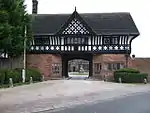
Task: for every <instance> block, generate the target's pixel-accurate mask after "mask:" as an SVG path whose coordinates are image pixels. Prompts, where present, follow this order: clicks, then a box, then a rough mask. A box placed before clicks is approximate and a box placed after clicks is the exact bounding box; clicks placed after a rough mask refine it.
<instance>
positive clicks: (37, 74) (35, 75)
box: [26, 69, 42, 82]
mask: <svg viewBox="0 0 150 113" xmlns="http://www.w3.org/2000/svg"><path fill="white" fill-rule="evenodd" d="M30 77H32V79H33V81H42V76H41V74H40V72H39V71H38V70H36V69H27V70H26V82H29V81H30Z"/></svg>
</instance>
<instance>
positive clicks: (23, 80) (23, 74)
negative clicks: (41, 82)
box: [22, 69, 25, 83]
mask: <svg viewBox="0 0 150 113" xmlns="http://www.w3.org/2000/svg"><path fill="white" fill-rule="evenodd" d="M22 82H23V83H25V69H22Z"/></svg>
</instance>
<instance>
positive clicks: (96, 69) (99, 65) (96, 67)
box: [94, 63, 102, 74]
mask: <svg viewBox="0 0 150 113" xmlns="http://www.w3.org/2000/svg"><path fill="white" fill-rule="evenodd" d="M101 69H102V65H101V63H95V64H94V72H95V74H99V73H100V71H101Z"/></svg>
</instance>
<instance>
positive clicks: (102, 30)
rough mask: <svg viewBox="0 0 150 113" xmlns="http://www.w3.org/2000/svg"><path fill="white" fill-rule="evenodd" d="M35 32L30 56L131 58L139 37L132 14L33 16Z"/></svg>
mask: <svg viewBox="0 0 150 113" xmlns="http://www.w3.org/2000/svg"><path fill="white" fill-rule="evenodd" d="M46 18H47V19H46ZM39 21H40V22H39ZM60 21H61V23H60ZM42 22H43V23H42ZM40 29H41V31H40ZM44 29H45V30H44ZM48 30H51V31H48ZM33 31H34V39H33V41H32V43H31V45H32V46H31V49H30V51H29V52H30V53H73V52H79V53H80V52H85V53H95V54H96V53H100V54H109V53H110V54H127V53H128V54H130V53H131V42H132V40H133V39H134V38H135V37H137V36H138V35H139V32H138V30H137V28H136V26H135V24H134V21H133V20H132V17H131V15H130V14H129V13H110V14H109V13H108V14H107V13H106V14H105V13H104V14H103V13H99V14H81V15H80V14H78V13H77V11H76V10H75V11H74V12H73V14H72V15H71V16H69V15H67V14H64V15H61V14H58V15H57V14H56V15H40V14H39V15H38V14H37V15H33Z"/></svg>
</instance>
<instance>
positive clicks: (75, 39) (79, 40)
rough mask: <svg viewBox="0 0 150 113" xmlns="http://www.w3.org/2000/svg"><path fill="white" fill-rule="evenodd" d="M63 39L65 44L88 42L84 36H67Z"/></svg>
mask: <svg viewBox="0 0 150 113" xmlns="http://www.w3.org/2000/svg"><path fill="white" fill-rule="evenodd" d="M65 40H66V41H65V44H88V38H86V37H83V38H79V37H67V38H66V39H65Z"/></svg>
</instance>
